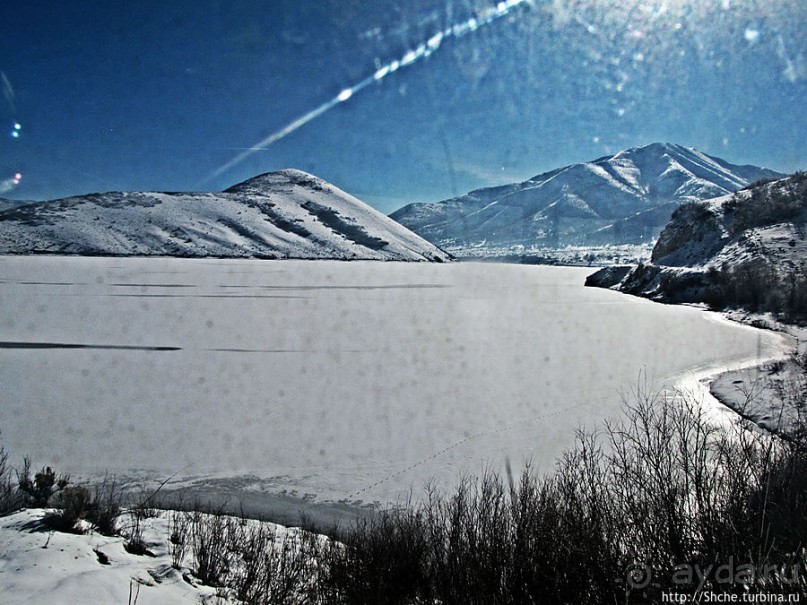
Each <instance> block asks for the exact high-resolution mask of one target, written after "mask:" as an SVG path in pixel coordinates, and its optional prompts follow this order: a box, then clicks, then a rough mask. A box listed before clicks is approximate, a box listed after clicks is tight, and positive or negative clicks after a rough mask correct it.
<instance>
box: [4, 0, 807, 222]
mask: <svg viewBox="0 0 807 605" xmlns="http://www.w3.org/2000/svg"><path fill="white" fill-rule="evenodd" d="M470 23H473V27H465V29H462V28H461V27H460V26H463V25H466V26H467V25H468V24H470ZM804 31H807V3H805V2H804V1H803V0H779V1H776V2H774V1H773V0H770V1H766V0H697V1H696V0H646V1H633V2H632V1H630V0H628V1H625V0H619V1H617V0H533V1H522V2H517V1H514V0H510V2H509V4H507V5H506V6H505V5H504V4H502V6H499V7H498V8H497V4H496V3H495V2H487V1H483V0H406V1H404V0H400V1H394V0H376V1H372V2H371V1H369V0H361V1H359V0H325V1H314V0H310V1H290V0H268V1H266V2H259V1H257V0H249V1H247V0H229V1H223V0H222V1H216V0H192V1H179V0H170V1H168V2H165V1H161V2H158V1H154V0H139V1H137V2H123V1H121V2H109V1H103V2H101V1H96V0H83V1H70V0H67V1H64V2H58V3H57V2H52V1H40V0H29V1H27V2H24V3H11V2H6V3H4V4H3V6H2V7H1V8H0V76H2V79H0V88H2V89H3V93H4V94H3V97H0V134H2V135H3V137H2V139H0V189H2V190H4V191H3V193H0V195H2V196H5V197H10V198H16V199H48V198H54V197H63V196H68V195H74V194H82V193H89V192H94V191H109V190H169V191H193V190H220V189H224V188H226V187H228V186H230V185H232V184H234V183H236V182H239V181H241V180H244V179H246V178H249V177H250V176H254V175H256V174H260V173H263V172H268V171H271V170H276V169H280V168H285V167H294V168H300V169H302V170H306V171H309V172H312V173H314V174H316V175H318V176H320V177H322V178H325V179H327V180H329V181H331V182H333V183H334V184H336V185H338V186H340V187H341V188H343V189H345V190H347V191H349V192H350V193H353V194H355V195H357V196H358V197H359V198H361V199H363V200H365V201H367V202H369V203H371V204H373V205H374V206H376V207H378V208H379V209H381V210H382V211H384V212H391V211H392V210H394V209H396V208H398V207H400V206H402V205H404V204H406V203H409V202H416V201H436V200H439V199H444V198H447V197H451V196H453V195H456V194H461V193H464V192H466V191H468V190H470V189H472V188H476V187H482V186H487V185H495V184H500V183H505V182H512V181H517V180H522V179H525V178H528V177H530V176H533V175H535V174H538V173H540V172H543V171H546V170H550V169H552V168H555V167H558V166H562V165H566V164H569V163H573V162H578V161H586V160H590V159H594V158H597V157H600V156H603V155H606V154H609V153H613V152H615V151H618V150H619V149H623V148H627V147H631V146H636V145H642V144H645V143H649V142H653V141H667V142H675V143H681V144H684V145H688V146H693V147H697V148H698V149H700V150H702V151H705V152H706V153H709V154H712V155H716V156H719V157H722V158H724V159H726V160H728V161H730V162H734V163H738V164H757V165H762V166H766V167H769V168H773V169H776V170H780V171H784V172H787V171H793V170H796V169H804V168H807V161H805V159H806V158H805V156H806V155H807V146H806V145H805V140H807V118H805V111H804V99H805V98H807V37H805V36H804V33H803V32H804ZM441 32H442V33H446V34H449V35H444V36H442V37H441V38H440V39H436V38H435V35H438V34H440V33H441ZM453 33H456V34H457V35H453ZM429 40H431V41H432V45H431V46H429V45H428V44H427V43H428V41H429ZM423 44H426V48H427V49H428V51H429V52H427V53H421V55H418V57H417V58H416V59H415V60H414V61H412V62H411V64H408V65H406V66H402V67H400V68H399V69H398V70H397V71H391V72H389V73H384V74H383V77H381V78H378V79H375V80H374V79H373V75H374V74H379V70H381V69H383V68H384V67H385V66H387V67H388V66H390V65H391V64H392V63H393V62H394V61H396V60H397V61H400V60H401V59H402V58H403V57H404V56H405V55H406V53H407V52H411V51H416V50H417V49H418V47H419V46H420V45H423ZM421 48H422V47H421ZM426 55H428V56H426ZM368 78H370V79H371V80H372V83H371V84H369V85H367V86H366V87H363V88H361V89H360V90H354V93H353V94H352V95H351V96H350V97H349V98H345V97H346V96H347V95H345V94H344V92H343V91H346V90H353V89H352V87H354V86H356V85H357V84H359V83H361V82H363V81H365V80H367V79H368ZM340 93H343V96H342V98H343V99H344V100H343V101H341V102H338V98H339V95H340ZM326 107H327V109H326ZM317 108H322V112H321V113H320V114H319V115H318V116H317V117H316V118H315V119H312V120H310V121H308V122H307V123H305V124H303V125H301V126H300V127H299V128H297V129H289V128H288V126H289V125H290V124H293V123H294V122H295V120H297V119H299V118H300V117H301V116H305V115H306V114H308V113H309V112H311V111H314V110H317ZM284 129H286V131H289V132H288V134H287V135H286V136H283V137H281V138H279V140H275V141H273V142H272V143H271V144H267V145H262V147H261V149H259V150H254V151H251V152H248V153H247V154H244V151H245V150H248V149H249V148H251V147H253V146H255V145H256V144H258V143H260V142H262V141H267V140H269V139H270V138H271V137H272V135H273V134H277V133H281V132H284ZM16 175H21V178H18V179H15V178H14V177H15V176H16ZM15 181H18V183H15Z"/></svg>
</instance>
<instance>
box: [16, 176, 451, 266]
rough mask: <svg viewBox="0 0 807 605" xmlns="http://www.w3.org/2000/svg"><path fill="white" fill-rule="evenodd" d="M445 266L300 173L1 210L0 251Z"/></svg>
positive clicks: (410, 237) (419, 243) (361, 207)
mask: <svg viewBox="0 0 807 605" xmlns="http://www.w3.org/2000/svg"><path fill="white" fill-rule="evenodd" d="M29 253H53V254H79V255H112V256H180V257H225V258H249V257H252V258H300V259H341V260H405V261H424V260H425V261H444V260H448V259H449V258H450V256H449V255H447V254H445V253H444V252H443V251H441V250H439V249H438V248H436V247H435V246H433V245H432V244H430V243H428V242H426V241H424V240H423V239H422V238H420V237H418V236H417V235H415V234H414V233H412V232H411V231H409V230H407V229H406V228H404V227H402V226H401V225H399V224H398V223H396V222H395V221H393V220H392V219H390V218H388V217H386V216H384V215H383V214H382V213H380V212H378V211H376V210H374V209H373V208H371V207H370V206H368V205H366V204H364V203H363V202H361V201H359V200H358V199H356V198H355V197H353V196H351V195H349V194H347V193H345V192H344V191H342V190H340V189H338V188H337V187H334V186H333V185H331V184H329V183H327V182H325V181H323V180H322V179H319V178H316V177H314V176H312V175H310V174H307V173H305V172H301V171H299V170H281V171H279V172H273V173H268V174H264V175H261V176H257V177H255V178H252V179H249V180H247V181H245V182H243V183H240V184H238V185H235V186H234V187H231V188H229V189H227V190H226V191H224V192H221V193H120V192H112V193H100V194H91V195H82V196H77V197H71V198H66V199H61V200H54V201H50V202H42V203H38V204H32V205H26V206H21V207H17V208H11V209H6V210H5V211H0V254H29Z"/></svg>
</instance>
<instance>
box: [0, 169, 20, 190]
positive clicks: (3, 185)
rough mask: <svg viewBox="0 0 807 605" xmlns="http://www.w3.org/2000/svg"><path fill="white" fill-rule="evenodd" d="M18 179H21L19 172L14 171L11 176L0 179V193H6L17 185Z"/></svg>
mask: <svg viewBox="0 0 807 605" xmlns="http://www.w3.org/2000/svg"><path fill="white" fill-rule="evenodd" d="M20 181H22V173H21V172H17V173H15V174H14V176H12V177H11V178H7V179H4V180H2V181H0V193H8V192H9V191H11V190H12V189H14V188H15V187H17V185H19V184H20Z"/></svg>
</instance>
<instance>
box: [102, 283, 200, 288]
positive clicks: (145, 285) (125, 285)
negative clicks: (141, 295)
mask: <svg viewBox="0 0 807 605" xmlns="http://www.w3.org/2000/svg"><path fill="white" fill-rule="evenodd" d="M109 285H110V286H116V287H118V288H196V287H197V286H196V284H109Z"/></svg>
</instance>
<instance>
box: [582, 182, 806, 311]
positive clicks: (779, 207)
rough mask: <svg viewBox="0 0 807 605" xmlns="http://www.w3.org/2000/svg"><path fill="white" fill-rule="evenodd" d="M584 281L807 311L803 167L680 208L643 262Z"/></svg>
mask: <svg viewBox="0 0 807 605" xmlns="http://www.w3.org/2000/svg"><path fill="white" fill-rule="evenodd" d="M589 284H590V285H595V286H602V287H612V288H616V289H619V290H622V291H623V292H628V293H630V294H638V295H640V296H647V297H650V298H656V299H658V300H665V301H670V302H708V303H710V304H712V305H714V306H716V307H721V308H722V307H726V306H728V307H732V306H741V307H745V308H749V309H751V310H755V311H773V312H781V313H787V314H802V313H805V312H807V174H805V173H796V174H795V175H793V176H791V177H788V178H786V179H780V180H777V181H773V182H770V183H765V184H761V185H758V186H755V187H751V188H748V189H745V190H742V191H738V192H737V193H735V194H733V195H725V196H721V197H718V198H715V199H713V200H708V201H704V202H698V203H692V204H686V205H684V206H682V207H680V208H679V209H678V210H677V211H676V212H675V213H674V214H673V217H672V220H671V221H670V223H669V224H668V225H667V226H666V227H665V228H664V230H663V231H662V233H661V235H660V236H659V239H658V242H657V243H656V246H655V248H654V249H653V255H652V263H651V264H647V265H641V266H639V267H635V268H633V269H630V270H628V269H627V268H611V269H605V270H602V271H600V272H598V273H596V274H594V275H592V276H591V277H590V278H589Z"/></svg>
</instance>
